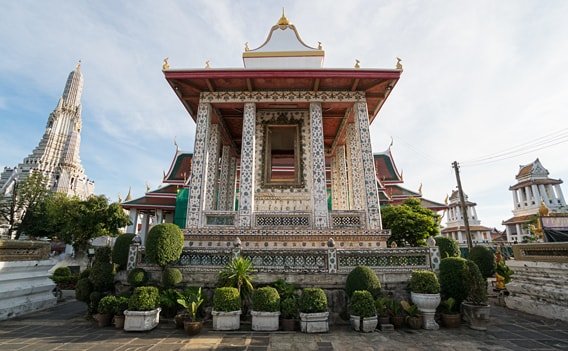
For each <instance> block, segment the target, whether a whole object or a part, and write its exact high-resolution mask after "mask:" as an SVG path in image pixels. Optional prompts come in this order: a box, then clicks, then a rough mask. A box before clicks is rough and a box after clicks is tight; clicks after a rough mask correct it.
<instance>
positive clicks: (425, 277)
mask: <svg viewBox="0 0 568 351" xmlns="http://www.w3.org/2000/svg"><path fill="white" fill-rule="evenodd" d="M410 291H412V292H414V293H418V294H438V293H439V292H440V282H438V277H437V276H436V274H435V273H434V272H432V271H427V270H423V269H417V270H414V271H412V275H411V276H410Z"/></svg>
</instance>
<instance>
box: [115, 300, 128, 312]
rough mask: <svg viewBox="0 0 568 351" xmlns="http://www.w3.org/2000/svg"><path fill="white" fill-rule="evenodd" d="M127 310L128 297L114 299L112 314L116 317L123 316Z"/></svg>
mask: <svg viewBox="0 0 568 351" xmlns="http://www.w3.org/2000/svg"><path fill="white" fill-rule="evenodd" d="M127 309H128V297H126V296H117V297H116V306H115V309H114V312H113V313H114V314H115V315H116V316H122V315H124V311H126V310H127Z"/></svg>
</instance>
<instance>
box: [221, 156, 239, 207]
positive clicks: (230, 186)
mask: <svg viewBox="0 0 568 351" xmlns="http://www.w3.org/2000/svg"><path fill="white" fill-rule="evenodd" d="M236 191H237V158H236V157H231V159H230V160H229V176H228V177H227V201H226V203H225V207H224V208H225V210H227V211H233V210H234V209H235V193H236Z"/></svg>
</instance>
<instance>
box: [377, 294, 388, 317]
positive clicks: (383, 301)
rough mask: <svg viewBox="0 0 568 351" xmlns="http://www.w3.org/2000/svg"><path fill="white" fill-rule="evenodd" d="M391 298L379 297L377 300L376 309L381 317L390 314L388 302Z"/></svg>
mask: <svg viewBox="0 0 568 351" xmlns="http://www.w3.org/2000/svg"><path fill="white" fill-rule="evenodd" d="M389 301H390V299H388V298H386V297H381V298H378V299H377V300H376V301H375V310H376V311H377V315H378V316H379V317H386V316H388V314H389V310H388V304H389Z"/></svg>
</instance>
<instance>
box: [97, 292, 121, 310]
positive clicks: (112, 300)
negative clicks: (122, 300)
mask: <svg viewBox="0 0 568 351" xmlns="http://www.w3.org/2000/svg"><path fill="white" fill-rule="evenodd" d="M117 304H118V301H117V299H116V296H114V295H108V296H105V297H103V298H102V299H101V301H99V306H98V307H97V311H98V312H99V313H100V314H114V311H115V310H116V305H117Z"/></svg>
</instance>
